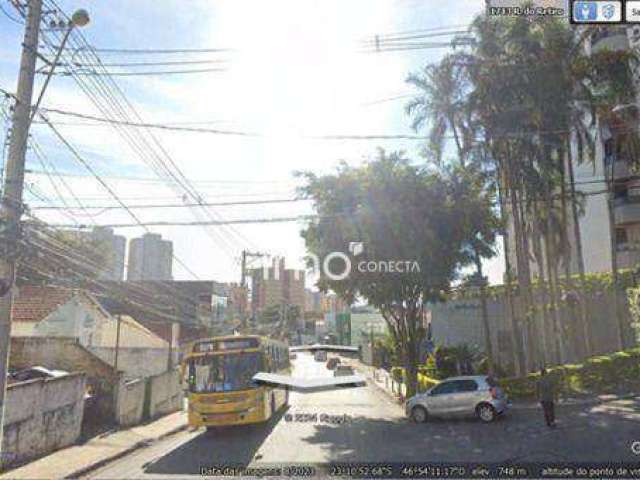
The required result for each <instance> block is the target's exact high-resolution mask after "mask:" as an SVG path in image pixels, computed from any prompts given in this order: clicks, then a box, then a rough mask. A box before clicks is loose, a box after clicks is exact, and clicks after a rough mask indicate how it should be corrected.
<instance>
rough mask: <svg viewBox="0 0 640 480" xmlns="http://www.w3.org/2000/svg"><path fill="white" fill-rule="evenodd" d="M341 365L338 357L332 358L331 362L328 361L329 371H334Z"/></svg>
mask: <svg viewBox="0 0 640 480" xmlns="http://www.w3.org/2000/svg"><path fill="white" fill-rule="evenodd" d="M339 363H340V359H339V358H338V357H331V358H330V359H329V360H327V368H328V369H329V370H333V369H335V368H336V367H337V366H338V364H339Z"/></svg>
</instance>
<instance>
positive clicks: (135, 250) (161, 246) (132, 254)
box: [127, 233, 173, 281]
mask: <svg viewBox="0 0 640 480" xmlns="http://www.w3.org/2000/svg"><path fill="white" fill-rule="evenodd" d="M172 264H173V243H172V242H171V241H169V240H163V239H162V236H161V235H159V234H157V233H145V234H144V235H143V236H142V237H140V238H134V239H132V240H131V242H129V264H128V268H127V280H129V281H131V280H134V281H138V280H171V279H172V278H173V275H172Z"/></svg>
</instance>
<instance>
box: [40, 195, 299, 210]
mask: <svg viewBox="0 0 640 480" xmlns="http://www.w3.org/2000/svg"><path fill="white" fill-rule="evenodd" d="M304 201H308V199H304V198H281V199H274V200H245V201H239V202H211V203H208V202H202V203H185V204H166V203H164V204H148V205H128V206H127V207H128V208H130V209H132V210H137V209H155V208H162V209H164V208H190V207H198V206H207V207H227V206H240V205H269V204H277V203H295V202H304ZM63 209H70V208H69V207H68V206H48V207H47V206H42V207H32V210H63ZM84 209H91V210H104V211H107V210H120V209H122V207H120V206H114V205H91V206H86V207H84Z"/></svg>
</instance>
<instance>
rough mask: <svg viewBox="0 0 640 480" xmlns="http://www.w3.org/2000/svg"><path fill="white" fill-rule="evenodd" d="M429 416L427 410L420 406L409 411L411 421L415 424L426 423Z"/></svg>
mask: <svg viewBox="0 0 640 480" xmlns="http://www.w3.org/2000/svg"><path fill="white" fill-rule="evenodd" d="M428 417H429V414H428V413H427V409H426V408H424V407H421V406H417V407H413V408H412V409H411V420H413V421H414V422H415V423H424V422H426V421H427V418H428Z"/></svg>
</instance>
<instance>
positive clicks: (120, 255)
mask: <svg viewBox="0 0 640 480" xmlns="http://www.w3.org/2000/svg"><path fill="white" fill-rule="evenodd" d="M89 235H90V236H91V238H92V240H94V241H96V242H97V243H99V245H100V248H101V249H104V250H105V251H107V255H106V257H105V260H104V269H103V270H102V271H101V272H100V274H99V278H100V279H102V280H114V281H117V282H119V281H122V279H123V278H124V255H125V250H126V247H127V239H126V238H125V237H123V236H122V235H116V234H114V233H113V229H111V228H108V227H94V228H93V231H92V232H91V233H90V234H89Z"/></svg>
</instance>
